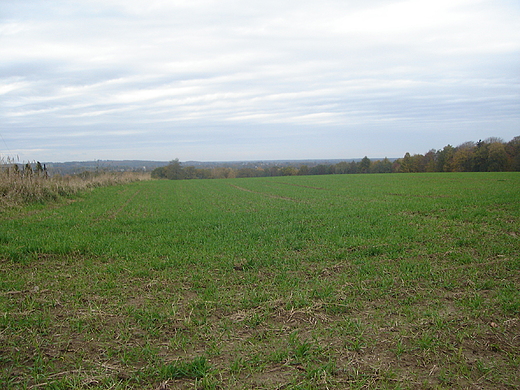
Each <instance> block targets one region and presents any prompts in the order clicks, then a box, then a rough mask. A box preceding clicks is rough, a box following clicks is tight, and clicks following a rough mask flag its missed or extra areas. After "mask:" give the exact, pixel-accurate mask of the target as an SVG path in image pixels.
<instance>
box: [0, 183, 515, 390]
mask: <svg viewBox="0 0 520 390" xmlns="http://www.w3.org/2000/svg"><path fill="white" fill-rule="evenodd" d="M519 200H520V175H519V174H518V173H489V174H479V173H464V174H463V173H461V174H455V173H454V174H386V175H334V176H301V177H275V178H255V179H224V180H196V181H188V180H186V181H147V182H139V183H132V184H127V185H123V186H115V187H106V188H97V189H95V190H93V191H92V192H89V193H88V194H84V195H82V196H79V197H78V198H76V199H75V201H73V202H69V203H67V204H58V205H57V204H54V205H49V206H42V205H38V206H27V207H25V208H24V209H16V210H6V211H4V212H3V214H2V215H1V216H0V218H1V223H0V387H2V388H6V389H31V388H38V389H42V388H43V389H47V388H48V389H70V388H78V389H80V388H89V389H156V388H157V387H159V385H161V384H162V385H163V387H167V388H172V389H173V388H175V389H177V388H179V389H211V388H214V389H227V388H236V389H251V388H259V389H279V388H287V389H327V388H340V389H341V388H345V389H347V388H349V389H350V388H353V389H355V388H370V389H387V388H389V389H417V388H424V389H449V388H482V389H497V388H500V389H513V388H518V387H519V386H520V375H519V368H520V353H519V351H520V338H519V337H518V334H520V319H519V316H520V293H519V290H520V289H519V287H520V280H519V279H520V278H519V275H520V257H519V253H520V242H519V237H520V219H519V217H520V206H519Z"/></svg>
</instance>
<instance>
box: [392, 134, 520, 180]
mask: <svg viewBox="0 0 520 390" xmlns="http://www.w3.org/2000/svg"><path fill="white" fill-rule="evenodd" d="M395 163H396V164H397V165H398V166H399V167H398V169H397V170H396V172H501V171H520V137H515V138H513V139H512V140H511V141H509V142H507V143H506V142H504V141H503V140H502V139H500V138H496V137H492V138H488V139H486V140H484V141H482V140H479V141H478V142H476V143H475V142H472V141H469V142H464V143H462V144H460V145H459V146H457V147H453V146H451V145H446V146H445V147H444V148H443V149H442V150H438V151H436V150H434V149H432V150H430V151H429V152H428V153H426V154H425V155H422V154H416V155H414V156H410V154H409V153H407V154H405V156H404V157H403V158H401V159H398V160H396V162H395Z"/></svg>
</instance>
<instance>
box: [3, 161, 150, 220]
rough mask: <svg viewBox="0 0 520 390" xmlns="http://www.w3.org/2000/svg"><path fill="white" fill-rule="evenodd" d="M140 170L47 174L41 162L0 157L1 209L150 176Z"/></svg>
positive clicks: (144, 178)
mask: <svg viewBox="0 0 520 390" xmlns="http://www.w3.org/2000/svg"><path fill="white" fill-rule="evenodd" d="M149 179H150V174H149V173H143V172H107V171H102V172H83V173H81V174H78V175H66V176H61V175H49V173H48V172H47V170H46V169H45V168H44V166H42V165H41V164H40V163H36V164H30V163H26V164H18V163H15V162H14V161H13V160H12V159H7V160H6V159H0V210H1V209H6V208H11V207H16V206H21V205H25V204H30V203H46V202H52V201H57V200H59V199H60V198H62V197H69V196H73V195H75V194H77V193H79V192H81V191H85V190H89V189H92V188H96V187H103V186H111V185H118V184H125V183H130V182H134V181H141V180H149Z"/></svg>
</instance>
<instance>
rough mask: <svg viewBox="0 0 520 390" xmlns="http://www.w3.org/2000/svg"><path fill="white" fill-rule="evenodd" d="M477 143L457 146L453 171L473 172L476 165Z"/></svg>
mask: <svg viewBox="0 0 520 390" xmlns="http://www.w3.org/2000/svg"><path fill="white" fill-rule="evenodd" d="M475 148H476V147H475V143H474V142H464V143H463V144H461V145H459V146H457V148H456V151H455V153H454V154H453V169H454V170H455V171H458V172H472V171H473V170H474V165H475Z"/></svg>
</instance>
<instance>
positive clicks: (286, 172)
mask: <svg viewBox="0 0 520 390" xmlns="http://www.w3.org/2000/svg"><path fill="white" fill-rule="evenodd" d="M502 171H520V136H517V137H515V138H513V139H512V140H511V141H509V142H505V141H503V140H502V139H500V138H496V137H492V138H488V139H486V140H484V141H482V140H479V141H478V142H473V141H469V142H464V143H463V144H461V145H459V146H456V147H454V146H451V145H446V146H445V147H444V148H443V149H440V150H435V149H431V150H430V151H428V152H427V153H425V154H414V155H410V153H406V154H405V155H404V157H402V158H398V159H395V160H390V159H388V158H384V159H382V160H371V159H369V158H368V157H367V156H365V157H363V159H361V160H360V161H350V162H347V161H341V162H339V163H337V164H317V165H313V166H309V165H306V164H302V165H297V164H295V165H291V166H283V167H281V166H277V165H273V166H267V167H266V166H263V167H255V168H251V167H248V168H232V167H224V166H223V167H215V168H211V169H208V168H195V167H194V166H187V167H184V166H182V163H181V162H180V161H179V159H175V160H173V161H171V162H170V163H169V164H168V165H166V166H164V167H159V168H156V169H154V170H153V171H152V178H155V179H170V180H184V179H223V178H240V177H267V176H294V175H332V174H355V173H399V172H502Z"/></svg>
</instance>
